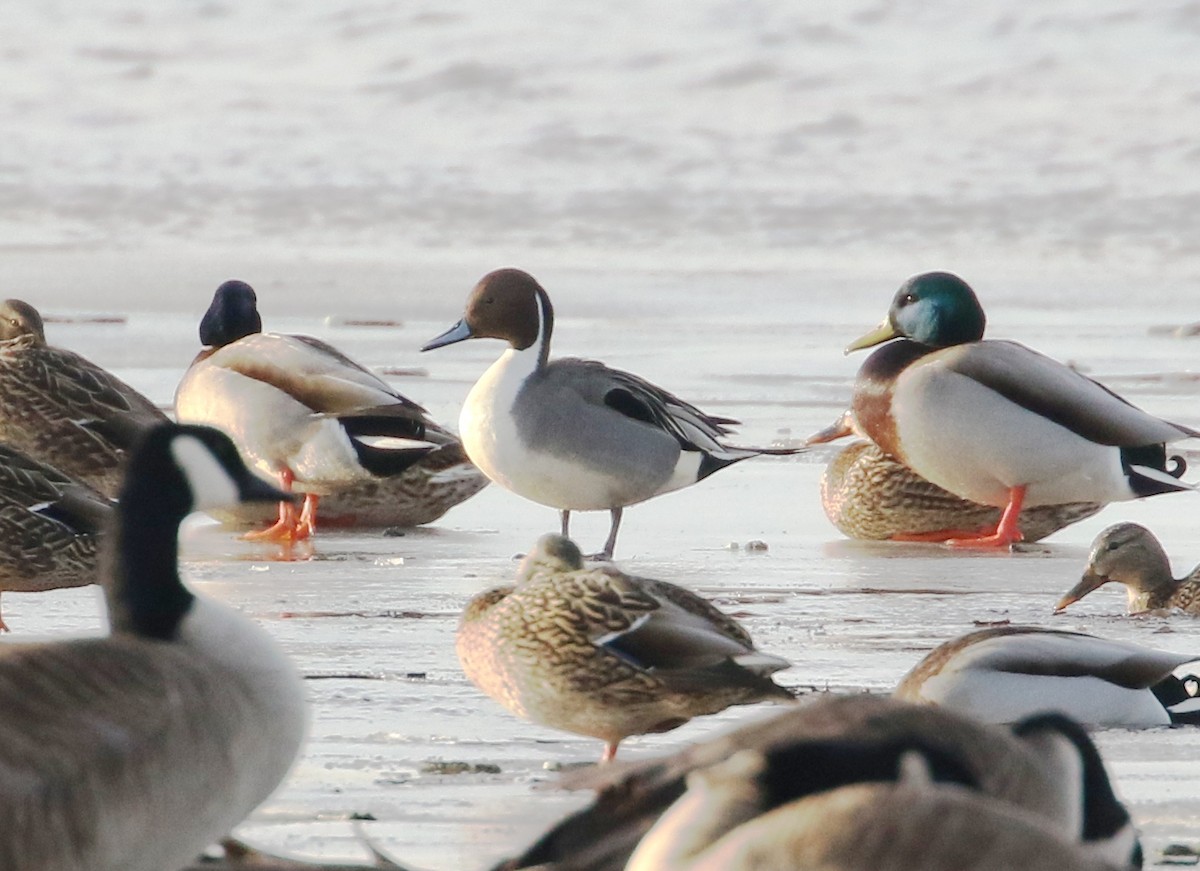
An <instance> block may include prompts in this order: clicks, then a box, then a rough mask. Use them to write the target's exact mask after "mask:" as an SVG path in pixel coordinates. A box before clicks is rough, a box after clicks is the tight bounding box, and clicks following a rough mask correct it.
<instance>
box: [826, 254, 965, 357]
mask: <svg viewBox="0 0 1200 871" xmlns="http://www.w3.org/2000/svg"><path fill="white" fill-rule="evenodd" d="M986 325H987V318H986V317H985V316H984V314H983V307H982V306H981V305H980V304H979V299H978V298H977V297H976V296H975V291H973V290H971V286H970V285H969V284H967V283H966V282H965V281H963V280H962V279H961V278H959V277H958V276H957V275H952V274H950V273H949V272H923V273H921V274H920V275H915V276H913V277H912V278H910V279H909V280H908V281H906V282H904V284H903V285H902V286H901V287H900V289H899V290H898V291H896V295H895V297H893V299H892V307H891V308H890V309H888V316H887V320H885V321H884V322H883V323H882V324H880V325H879V326H878V327H876V328H875V329H874V330H872V331H871V332H869V333H867V334H866V335H865V336H862V337H861V338H859V339H858V340H856V341H854V342H852V343H851V344H850V346H849V347H848V348H846V352H847V353H849V352H850V351H857V350H859V349H860V348H869V347H871V346H872V345H878V344H880V343H881V342H886V341H887V340H888V339H893V338H895V337H897V336H903V337H904V338H906V339H912V340H913V341H914V342H919V343H921V344H922V345H929V346H931V347H934V348H948V347H950V346H951V345H961V344H963V343H965V342H977V341H979V340H980V339H982V338H983V331H984V327H985V326H986Z"/></svg>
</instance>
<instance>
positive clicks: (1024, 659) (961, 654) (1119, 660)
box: [894, 626, 1200, 728]
mask: <svg viewBox="0 0 1200 871" xmlns="http://www.w3.org/2000/svg"><path fill="white" fill-rule="evenodd" d="M1197 660H1200V656H1195V655H1193V654H1187V653H1170V652H1167V651H1163V650H1151V649H1150V648H1147V647H1139V646H1138V645H1136V644H1128V643H1125V642H1123V641H1109V640H1108V639H1105V638H1097V637H1096V636H1094V635H1085V634H1084V633H1082V632H1064V631H1061V630H1057V629H1039V628H1037V627H1034V626H994V627H991V628H988V629H980V630H978V631H976V632H969V633H967V634H966V635H962V636H960V637H958V638H955V639H952V640H950V641H947V642H945V643H944V644H941V645H939V646H938V647H935V648H934V649H933V650H932V651H930V653H929V654H928V655H927V656H926V657H925V658H924V659H922V660H921V661H920V662H919V663H917V664H916V666H914V667H913V669H912V671H910V672H909V673H908V674H906V675H905V676H904V678H903V680H901V681H900V685H899V686H898V687H897V688H896V691H895V693H894V695H895V696H896V698H899V699H904V700H907V701H912V702H921V703H924V704H931V705H939V706H942V707H946V708H951V709H953V710H956V711H960V712H962V713H964V714H969V715H971V716H973V717H978V718H979V719H981V720H984V721H986V722H989V723H1011V722H1013V721H1015V720H1018V719H1020V718H1021V717H1025V716H1029V715H1030V714H1034V713H1038V712H1041V711H1060V712H1062V713H1064V714H1066V715H1067V716H1069V717H1072V718H1074V719H1076V720H1078V721H1079V722H1081V723H1087V724H1089V725H1094V726H1125V727H1129V728H1140V727H1146V726H1166V725H1170V724H1171V723H1200V704H1197V703H1196V702H1197V699H1196V683H1197V682H1196V679H1195V678H1192V677H1189V678H1186V679H1180V678H1178V677H1176V676H1175V675H1174V674H1172V672H1174V671H1175V670H1176V669H1177V668H1179V667H1180V666H1183V665H1187V664H1188V663H1190V662H1195V661H1197Z"/></svg>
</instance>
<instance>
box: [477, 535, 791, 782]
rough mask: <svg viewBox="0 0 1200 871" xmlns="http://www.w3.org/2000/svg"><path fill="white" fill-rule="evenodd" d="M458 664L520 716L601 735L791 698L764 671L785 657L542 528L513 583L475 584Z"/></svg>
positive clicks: (616, 737)
mask: <svg viewBox="0 0 1200 871" xmlns="http://www.w3.org/2000/svg"><path fill="white" fill-rule="evenodd" d="M456 647H457V650H458V658H459V662H461V663H462V667H463V671H464V672H465V673H466V675H467V677H468V678H470V679H471V682H472V683H474V684H475V685H476V686H477V687H479V688H480V689H481V690H483V691H484V692H485V693H487V694H488V695H489V696H491V697H492V698H494V699H496V701H498V702H500V703H501V704H502V705H504V706H505V707H507V708H508V709H509V710H511V711H512V712H513V713H515V714H517V715H518V716H521V717H525V718H526V719H529V720H533V721H534V722H537V723H542V724H544V725H547V726H551V727H554V728H556V729H562V730H564V731H567V732H574V733H576V734H579V735H590V736H592V737H594V738H599V739H600V740H602V741H604V742H605V750H604V756H603V758H602V760H601V761H605V762H607V761H608V760H611V759H612V758H613V757H614V756H615V755H616V753H617V745H618V744H619V743H620V742H621V741H622V740H623V739H624V738H627V737H629V736H630V735H643V734H646V733H650V732H666V731H669V730H671V729H675V728H677V727H679V726H682V725H683V724H684V723H686V722H687V721H688V720H690V719H691V718H692V717H697V716H700V715H702V714H715V713H717V712H718V711H722V710H724V709H725V708H728V707H729V706H730V705H739V704H749V703H752V702H759V701H766V700H772V699H773V700H790V699H791V698H792V693H791V691H790V690H788V689H785V688H784V687H781V686H779V685H778V684H776V683H775V682H774V681H773V680H772V679H771V677H770V675H771V674H773V673H774V672H776V671H779V670H780V669H784V668H787V667H788V665H789V663H788V662H787V660H785V659H780V658H779V657H777V656H770V655H768V654H765V653H760V652H758V651H757V650H755V649H754V644H753V642H752V641H751V640H750V636H749V634H747V632H746V630H745V629H743V628H742V627H741V626H740V625H738V623H737V622H736V621H735V620H734V619H733V618H731V617H727V616H726V615H725V614H722V613H721V612H720V611H719V610H717V608H715V607H714V606H713V605H711V604H710V603H709V602H708V600H706V599H703V598H701V597H700V596H697V595H696V594H695V593H692V592H690V591H688V590H685V589H684V588H683V587H678V586H676V585H674V584H669V583H666V582H664V581H656V580H652V579H650V578H639V577H635V576H632V575H626V574H625V573H623V572H621V571H619V570H618V569H617V568H616V567H615V566H613V565H607V564H605V565H595V566H591V567H588V568H585V567H584V564H583V556H582V554H581V553H580V552H579V548H578V547H577V546H576V545H575V543H574V542H573V541H571V540H570V539H567V538H564V537H562V536H560V535H544V536H542V537H541V538H540V539H538V542H537V544H536V545H535V546H534V548H533V550H532V551H530V552H529V554H528V555H527V556H526V557H525V561H524V562H523V563H522V565H521V569H520V571H519V573H518V578H517V583H516V585H515V586H506V587H497V588H495V589H491V590H487V591H485V592H483V593H480V594H479V595H478V596H476V597H475V598H474V599H472V600H471V602H470V603H469V604H468V605H467V607H466V608H465V609H464V611H463V615H462V619H461V620H460V622H459V627H458V637H457V642H456Z"/></svg>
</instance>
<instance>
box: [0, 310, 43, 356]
mask: <svg viewBox="0 0 1200 871" xmlns="http://www.w3.org/2000/svg"><path fill="white" fill-rule="evenodd" d="M23 336H28V337H30V340H31V344H35V345H44V344H46V328H45V327H44V326H43V325H42V316H41V315H40V314H38V310H37V309H35V308H34V307H33V306H31V305H30V304H29V303H27V302H25V301H24V300H20V299H6V300H5V301H4V302H3V303H0V342H7V341H10V340H12V339H19V338H22V337H23Z"/></svg>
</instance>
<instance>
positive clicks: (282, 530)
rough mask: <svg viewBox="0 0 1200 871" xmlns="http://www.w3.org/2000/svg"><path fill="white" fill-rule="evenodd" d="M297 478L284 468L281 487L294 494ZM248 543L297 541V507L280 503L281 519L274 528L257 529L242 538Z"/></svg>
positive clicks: (287, 503)
mask: <svg viewBox="0 0 1200 871" xmlns="http://www.w3.org/2000/svg"><path fill="white" fill-rule="evenodd" d="M295 480H296V476H295V475H293V474H292V470H291V469H289V468H286V467H284V469H283V470H282V471H281V472H280V473H279V486H280V488H281V489H282V490H283V491H284V492H286V493H291V492H292V482H293V481H295ZM242 538H243V539H245V540H246V541H295V540H296V506H295V505H293V504H292V503H291V502H280V503H279V519H278V520H276V521H275V524H274V525H273V526H268V527H267V528H266V529H256V530H252V531H251V532H247V533H246V534H245V535H243V536H242Z"/></svg>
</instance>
